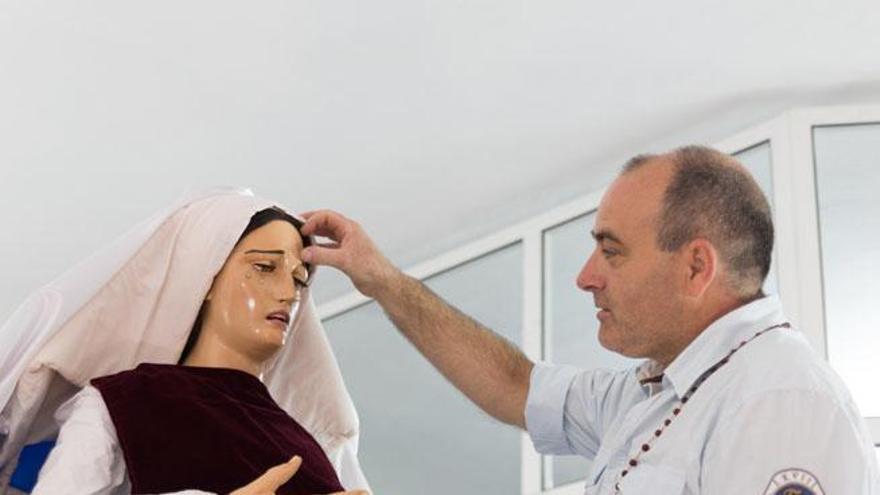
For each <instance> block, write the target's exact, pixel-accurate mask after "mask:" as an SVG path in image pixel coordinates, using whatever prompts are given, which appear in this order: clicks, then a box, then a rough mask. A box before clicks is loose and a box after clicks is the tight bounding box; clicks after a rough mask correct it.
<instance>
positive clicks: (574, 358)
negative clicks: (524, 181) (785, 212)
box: [544, 214, 639, 486]
mask: <svg viewBox="0 0 880 495" xmlns="http://www.w3.org/2000/svg"><path fill="white" fill-rule="evenodd" d="M594 218H595V214H589V215H585V216H582V217H579V218H576V219H574V220H571V221H569V222H567V223H565V224H562V225H560V226H558V227H554V228H552V229H549V230H547V231H546V232H545V233H544V291H545V292H544V331H545V332H546V333H547V336H548V337H549V339H548V340H547V343H548V345H547V346H546V352H547V356H546V357H547V359H549V360H550V361H553V362H555V363H560V364H571V365H575V366H578V367H582V368H613V369H623V368H628V367H631V366H634V365H636V364H638V362H639V361H638V360H633V359H627V358H624V357H623V356H620V355H619V354H615V353H613V352H611V351H608V350H606V349H604V348H603V347H602V346H601V345H599V340H598V331H599V320H597V319H596V311H597V310H596V308H595V306H593V296H592V295H591V294H590V293H588V292H584V291H582V290H580V289H579V288H578V287H577V285H576V284H575V279H576V278H577V275H578V272H580V270H581V267H583V265H584V263H585V262H586V261H587V258H588V257H589V256H590V254H591V253H592V252H593V249H594V247H595V241H594V240H593V238H592V237H591V236H590V230H591V229H592V228H593V223H594ZM549 459H552V461H549ZM548 461H549V462H553V485H554V486H560V485H564V484H567V483H570V482H573V481H577V480H581V479H584V478H586V476H587V474H588V471H589V465H590V463H589V462H588V461H586V460H585V459H583V458H582V457H578V456H556V457H552V458H548Z"/></svg>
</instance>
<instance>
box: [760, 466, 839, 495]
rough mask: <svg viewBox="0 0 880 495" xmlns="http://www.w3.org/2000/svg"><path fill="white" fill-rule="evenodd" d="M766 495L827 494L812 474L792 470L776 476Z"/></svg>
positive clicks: (780, 472) (801, 470)
mask: <svg viewBox="0 0 880 495" xmlns="http://www.w3.org/2000/svg"><path fill="white" fill-rule="evenodd" d="M764 495H825V492H824V491H822V485H820V484H819V480H818V479H816V477H815V476H813V474H812V473H810V472H809V471H805V470H803V469H796V468H791V469H785V470H782V471H779V472H778V473H776V474H774V475H773V478H772V479H770V483H769V484H768V485H767V489H766V490H764Z"/></svg>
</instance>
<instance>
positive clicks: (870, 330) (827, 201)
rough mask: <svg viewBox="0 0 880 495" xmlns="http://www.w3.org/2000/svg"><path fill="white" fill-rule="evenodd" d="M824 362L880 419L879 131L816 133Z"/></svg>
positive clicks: (867, 411) (851, 128)
mask: <svg viewBox="0 0 880 495" xmlns="http://www.w3.org/2000/svg"><path fill="white" fill-rule="evenodd" d="M813 145H814V147H815V149H814V153H815V155H814V156H815V159H816V189H817V195H818V196H817V200H818V209H819V232H820V240H821V246H822V280H823V283H824V287H823V291H824V298H825V325H826V326H825V332H826V339H827V342H828V359H829V361H830V362H831V365H832V366H833V367H834V368H835V369H836V370H837V372H838V373H840V375H841V376H842V377H843V379H844V381H846V383H847V385H848V386H849V388H850V391H851V392H852V394H853V396H854V397H855V400H856V403H857V404H858V406H859V409H861V411H862V413H863V414H864V415H865V416H880V394H877V384H876V378H877V377H878V376H880V361H878V359H877V349H880V332H878V331H877V329H878V328H880V307H878V305H877V297H878V294H880V263H878V260H880V196H878V194H877V191H878V190H880V168H878V164H880V124H870V125H850V126H834V127H817V128H815V129H814V131H813Z"/></svg>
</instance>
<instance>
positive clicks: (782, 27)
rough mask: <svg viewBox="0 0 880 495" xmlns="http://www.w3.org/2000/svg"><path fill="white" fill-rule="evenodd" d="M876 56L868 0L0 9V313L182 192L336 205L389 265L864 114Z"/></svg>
mask: <svg viewBox="0 0 880 495" xmlns="http://www.w3.org/2000/svg"><path fill="white" fill-rule="evenodd" d="M878 54H880V4H878V3H877V1H876V0H843V1H842V0H835V1H832V0H813V1H800V2H794V1H788V2H779V1H776V2H773V1H767V0H760V1H759V0H742V1H739V2H729V1H718V0H709V1H707V0H703V1H697V0H679V1H671V2H638V3H635V2H617V3H614V2H585V1H583V0H580V1H569V0H564V1H563V0H560V1H547V0H544V1H519V2H511V1H509V0H508V1H503V0H472V1H468V2H463V1H451V0H425V1H420V2H413V1H405V0H374V1H370V2H366V1H362V0H345V1H335V0H316V1H311V2H302V1H290V0H286V1H266V2H223V1H216V0H214V1H201V2H197V1H181V0H174V1H152V2H121V1H118V0H115V1H109V0H103V1H91V2H47V1H33V0H29V1H16V0H4V1H3V2H2V4H0V181H2V185H3V186H4V193H3V194H2V197H0V225H2V226H3V233H2V234H0V254H2V256H0V270H2V273H3V274H4V277H5V278H6V280H7V281H8V283H6V284H3V285H4V287H3V288H2V289H0V317H2V316H4V315H6V314H7V313H8V312H9V311H11V309H12V308H13V307H14V306H15V305H17V304H18V302H20V301H21V299H22V298H23V297H24V295H25V294H26V293H27V292H28V291H29V290H32V289H33V288H35V287H37V286H38V285H40V284H41V283H44V282H46V281H48V280H50V279H51V278H52V277H53V276H54V275H56V274H58V273H59V272H60V271H61V270H63V269H64V268H66V267H67V266H69V265H70V264H72V263H73V262H74V261H76V260H78V259H80V258H82V257H84V256H86V255H87V254H88V253H90V252H92V251H93V250H94V249H95V248H96V247H97V246H99V245H100V244H102V243H104V242H106V241H108V240H109V239H111V238H113V237H114V236H116V235H118V234H119V233H121V232H122V231H123V230H124V229H125V226H126V225H128V224H130V223H132V222H133V221H135V220H137V219H140V218H142V217H144V216H146V215H147V214H149V213H150V212H152V211H153V210H155V209H157V208H158V207H160V206H161V205H162V204H163V203H165V202H168V201H169V200H171V199H172V198H174V197H176V196H178V195H179V194H180V193H181V192H182V191H183V190H184V189H185V188H187V187H204V186H209V185H225V184H235V185H244V186H250V187H252V188H254V189H255V190H256V192H258V193H259V194H261V195H264V196H268V197H274V198H278V199H279V200H280V201H281V202H283V203H285V204H287V205H290V206H292V207H295V208H300V209H312V208H317V207H332V208H335V209H338V210H340V211H343V212H344V213H346V214H348V215H350V216H352V217H355V218H357V219H358V220H360V221H361V223H363V224H364V225H365V226H366V227H367V228H368V230H369V231H370V232H371V233H372V234H373V235H374V237H375V238H376V239H377V241H378V243H379V244H380V245H381V246H382V247H383V248H385V249H386V250H387V252H388V253H389V254H390V256H391V258H392V259H394V260H395V261H397V262H398V263H400V264H402V265H404V266H406V265H410V264H413V263H415V262H417V261H420V260H422V259H425V258H426V257H429V256H431V255H434V254H437V253H439V252H442V251H444V250H446V249H449V248H451V247H453V246H455V245H457V244H459V243H461V242H463V241H466V240H469V239H472V238H474V237H477V236H480V235H483V234H486V233H488V232H490V231H492V230H495V229H498V228H500V227H502V226H505V225H507V224H509V223H512V222H514V221H516V220H519V219H521V218H523V217H525V216H529V215H532V214H535V213H537V212H540V211H542V210H545V209H547V208H549V207H551V206H553V205H556V204H559V203H562V202H564V201H566V200H568V199H571V198H572V197H574V196H577V195H579V194H583V193H585V192H588V191H591V190H595V189H597V188H598V187H600V186H602V185H603V184H605V183H606V182H608V180H610V178H611V177H612V176H613V173H614V170H615V167H616V166H617V164H619V163H620V162H621V161H623V160H624V159H625V158H626V157H628V156H629V155H632V154H634V153H636V152H640V151H646V150H649V149H653V150H658V149H664V148H668V147H671V146H674V145H677V144H681V143H684V142H712V141H715V140H717V139H720V138H722V137H724V136H726V135H728V134H731V133H733V132H735V131H737V130H739V129H741V128H743V127H746V126H749V125H751V124H754V123H757V122H759V121H761V120H764V119H767V118H769V117H772V116H774V115H776V114H778V113H780V112H781V111H784V110H785V109H787V108H790V107H793V106H802V105H814V104H825V103H848V102H859V101H863V102H868V101H874V102H876V101H878V100H880V56H878ZM325 274H326V272H325ZM326 280H327V282H325V283H324V286H323V288H321V291H322V292H321V293H322V295H324V296H325V297H326V296H329V294H331V293H338V292H339V291H340V290H342V289H343V287H342V286H340V285H339V282H338V280H334V279H333V277H329V278H327V279H326Z"/></svg>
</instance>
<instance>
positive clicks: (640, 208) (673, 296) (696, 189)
mask: <svg viewBox="0 0 880 495" xmlns="http://www.w3.org/2000/svg"><path fill="white" fill-rule="evenodd" d="M307 216H308V221H307V223H306V225H305V226H304V233H306V234H319V235H325V236H327V237H330V238H331V239H332V240H333V241H335V243H334V244H333V245H332V246H324V247H319V246H314V247H311V248H309V249H307V250H306V252H304V254H303V259H305V260H307V261H311V262H313V263H318V264H327V265H331V266H334V267H336V268H338V269H340V270H342V271H343V272H345V273H346V274H347V275H348V276H349V277H350V278H351V279H352V281H353V282H354V284H355V286H356V287H357V289H358V290H360V291H361V292H362V293H364V294H365V295H367V296H369V297H372V298H374V299H375V300H376V301H377V302H378V303H379V304H380V305H381V306H382V308H383V309H384V310H385V312H386V313H387V314H388V316H389V317H390V318H391V320H392V321H393V322H394V324H395V325H396V326H397V328H399V329H400V331H401V332H402V333H403V334H404V335H405V336H406V337H407V338H408V339H409V340H410V341H411V342H412V343H413V344H414V345H415V346H416V348H417V349H418V350H419V351H420V352H421V353H422V354H423V355H424V356H425V357H426V358H427V359H428V360H430V361H431V363H433V364H434V366H436V367H437V369H438V370H439V371H440V372H441V373H442V374H443V375H444V376H445V377H446V378H447V379H449V380H450V381H451V382H452V383H453V384H454V385H455V386H456V387H458V388H459V389H460V390H461V391H462V392H463V393H465V394H466V395H467V396H468V397H469V398H470V399H471V400H473V401H474V402H475V403H476V404H477V405H478V406H480V407H481V408H482V409H484V410H485V411H486V412H487V413H489V414H491V415H492V416H494V417H495V418H497V419H499V420H501V421H504V422H506V423H509V424H513V425H516V426H519V427H520V428H524V429H526V430H527V431H528V432H529V435H530V436H531V438H532V441H533V442H534V445H535V447H536V449H537V450H538V451H540V452H542V453H546V454H578V455H581V456H584V457H586V458H589V459H591V460H592V461H593V462H592V470H591V472H590V473H588V476H587V485H586V493H588V494H602V495H605V494H613V493H624V494H647V493H651V494H654V495H669V494H681V493H687V494H697V493H703V494H712V495H718V494H737V495H741V494H773V495H781V494H786V495H787V494H804V495H806V494H829V495H830V494H836V495H838V494H846V495H851V494H852V495H854V494H873V493H880V489H878V484H880V482H878V478H880V476H878V469H877V463H876V460H875V458H874V452H873V447H872V445H871V443H870V440H869V436H868V433H867V428H866V425H865V423H864V421H863V419H862V418H861V416H860V414H859V412H858V411H857V409H856V407H855V405H854V404H853V402H852V399H851V398H850V396H849V393H848V392H847V390H846V387H845V386H844V385H843V383H842V382H841V381H840V379H839V378H838V377H837V376H836V375H835V374H834V372H833V371H831V369H830V368H829V367H828V366H827V365H826V364H825V362H824V361H823V360H822V359H821V358H820V357H819V356H817V355H816V354H815V353H814V352H813V351H812V350H811V349H810V348H809V345H808V344H807V342H806V341H805V339H804V338H803V337H802V336H801V335H800V334H799V333H798V332H797V331H795V330H793V329H791V328H790V324H789V323H788V320H787V318H786V317H785V315H784V313H783V312H782V308H781V307H780V304H779V301H778V300H777V299H776V298H775V297H765V296H764V294H763V293H762V291H761V287H762V285H763V281H764V278H765V277H766V276H767V273H768V271H769V267H770V256H771V252H772V246H773V225H772V221H771V214H770V209H769V206H768V203H767V200H766V198H765V197H764V195H763V194H762V193H761V191H760V189H759V188H758V186H757V184H756V183H755V181H754V180H753V179H752V178H751V176H750V175H749V174H748V172H747V171H746V170H745V169H744V168H743V167H742V166H741V165H740V164H738V163H737V162H736V161H735V160H734V159H733V158H731V157H729V156H727V155H724V154H722V153H720V152H717V151H715V150H712V149H710V148H705V147H697V146H690V147H685V148H680V149H678V150H675V151H672V152H670V153H667V154H663V155H643V156H638V157H636V158H634V159H632V160H630V161H629V162H628V163H627V164H626V166H625V167H624V169H623V171H622V172H621V174H620V175H619V177H618V178H617V179H616V180H615V181H614V182H613V183H612V184H611V186H610V187H609V189H608V191H607V192H606V194H605V196H604V197H603V199H602V202H601V204H600V205H599V209H598V213H597V216H596V224H595V227H594V230H593V236H594V237H595V239H596V241H597V245H596V249H595V251H594V252H593V253H592V255H591V256H590V258H589V259H588V260H587V262H586V265H585V266H584V268H583V269H582V271H581V272H580V274H579V275H578V278H577V284H578V287H580V288H581V289H583V290H585V291H587V292H590V293H591V294H592V295H593V299H594V302H595V305H596V307H597V308H598V309H599V312H598V314H597V318H598V319H599V320H600V322H601V324H600V329H599V341H600V342H601V344H602V345H603V346H604V347H606V348H607V349H610V350H612V351H615V352H618V353H620V354H623V355H625V356H629V357H637V358H647V361H645V363H644V364H642V365H640V366H638V367H637V368H635V369H631V370H628V371H621V372H615V371H609V370H594V371H584V370H578V369H575V368H572V367H568V366H552V365H549V364H545V363H532V362H531V361H529V360H528V359H527V358H526V357H525V356H524V355H523V354H522V353H521V352H520V351H519V350H518V349H516V348H515V347H514V346H513V345H511V344H510V343H508V342H507V341H505V340H504V339H503V338H501V337H499V336H498V335H496V334H495V333H493V332H492V331H490V330H488V329H486V328H484V327H482V326H481V325H480V324H479V323H477V322H476V321H474V320H472V319H471V318H468V317H467V316H466V315H463V314H461V313H460V312H458V311H457V310H456V309H455V308H453V307H451V306H449V305H448V304H446V303H445V302H443V301H442V300H441V299H440V298H438V297H437V296H436V295H434V294H433V293H431V291H430V290H428V289H427V288H426V287H425V286H424V285H422V284H421V283H420V282H418V281H417V280H414V279H412V278H410V277H408V276H406V275H404V274H403V273H401V272H400V271H399V270H398V269H396V268H395V267H393V266H392V265H391V264H390V263H389V262H388V261H387V259H386V258H385V257H383V256H382V254H381V253H379V252H378V251H377V249H376V248H375V246H374V244H373V243H372V242H371V241H370V239H369V238H368V237H367V236H366V234H365V233H364V232H363V230H362V229H361V227H360V226H359V225H358V224H357V223H355V222H353V221H351V220H349V219H347V218H345V217H343V216H342V215H339V214H337V213H334V212H331V211H320V212H315V213H310V214H307ZM587 364H588V363H587Z"/></svg>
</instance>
